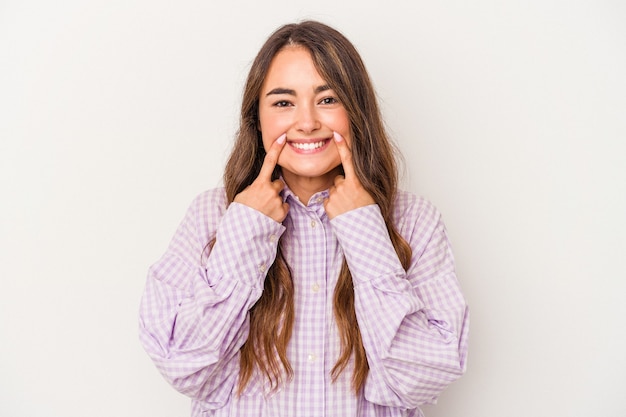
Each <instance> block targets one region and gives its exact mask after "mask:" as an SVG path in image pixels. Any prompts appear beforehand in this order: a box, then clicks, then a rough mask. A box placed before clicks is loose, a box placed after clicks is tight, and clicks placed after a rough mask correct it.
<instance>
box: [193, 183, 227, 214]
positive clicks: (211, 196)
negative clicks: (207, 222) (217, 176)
mask: <svg viewBox="0 0 626 417" xmlns="http://www.w3.org/2000/svg"><path fill="white" fill-rule="evenodd" d="M191 205H192V206H195V207H206V208H211V209H216V208H224V209H226V206H227V199H226V189H225V188H224V187H216V188H211V189H208V190H205V191H203V192H201V193H200V194H198V195H197V196H196V198H194V200H193V202H192V204H191Z"/></svg>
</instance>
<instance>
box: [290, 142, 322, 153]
mask: <svg viewBox="0 0 626 417" xmlns="http://www.w3.org/2000/svg"><path fill="white" fill-rule="evenodd" d="M324 142H325V141H323V140H322V141H320V142H313V143H297V142H293V143H291V146H293V147H294V148H296V149H301V150H303V151H312V150H313V149H317V148H321V147H322V146H324Z"/></svg>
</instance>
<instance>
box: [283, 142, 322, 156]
mask: <svg viewBox="0 0 626 417" xmlns="http://www.w3.org/2000/svg"><path fill="white" fill-rule="evenodd" d="M287 143H288V144H289V146H290V147H291V149H293V150H294V151H295V152H297V153H316V152H320V151H322V150H323V149H325V148H326V146H327V145H328V144H329V143H330V139H316V140H290V141H287Z"/></svg>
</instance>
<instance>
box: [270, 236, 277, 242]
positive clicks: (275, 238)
mask: <svg viewBox="0 0 626 417" xmlns="http://www.w3.org/2000/svg"><path fill="white" fill-rule="evenodd" d="M276 240H277V237H276V235H270V242H272V243H274V242H276Z"/></svg>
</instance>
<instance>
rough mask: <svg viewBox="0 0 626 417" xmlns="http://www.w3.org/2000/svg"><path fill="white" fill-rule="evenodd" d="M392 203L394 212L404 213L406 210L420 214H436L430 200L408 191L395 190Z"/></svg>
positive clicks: (435, 209)
mask: <svg viewBox="0 0 626 417" xmlns="http://www.w3.org/2000/svg"><path fill="white" fill-rule="evenodd" d="M394 203H395V204H394V212H395V214H402V213H405V214H406V212H407V210H408V211H411V212H414V213H421V214H431V215H432V214H438V210H437V207H435V205H434V204H433V203H432V202H430V201H429V200H428V199H426V198H425V197H423V196H420V195H417V194H414V193H412V192H410V191H405V190H397V192H396V198H395V202H394Z"/></svg>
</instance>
